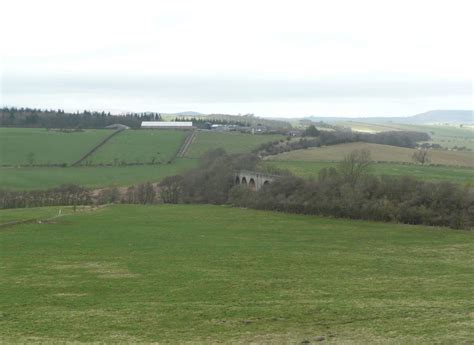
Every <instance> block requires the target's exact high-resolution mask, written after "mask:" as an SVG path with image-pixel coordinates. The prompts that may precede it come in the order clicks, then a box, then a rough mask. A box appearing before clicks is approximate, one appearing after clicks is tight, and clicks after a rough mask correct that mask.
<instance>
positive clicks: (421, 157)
mask: <svg viewBox="0 0 474 345" xmlns="http://www.w3.org/2000/svg"><path fill="white" fill-rule="evenodd" d="M412 159H413V161H414V162H415V163H420V164H421V165H425V163H429V162H430V161H431V159H430V152H429V151H428V149H420V150H416V151H415V152H413V156H412Z"/></svg>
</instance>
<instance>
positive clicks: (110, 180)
mask: <svg viewBox="0 0 474 345" xmlns="http://www.w3.org/2000/svg"><path fill="white" fill-rule="evenodd" d="M197 164H198V161H197V160H193V159H177V160H175V161H174V162H173V163H172V164H159V165H137V166H119V167H68V168H3V169H2V168H0V181H1V187H2V188H6V189H15V190H28V189H49V188H54V187H59V186H60V185H62V184H68V183H74V184H78V185H81V186H86V187H108V186H130V185H134V184H137V183H141V182H147V181H150V182H158V181H160V180H161V179H163V178H164V177H166V176H171V175H175V174H179V173H182V172H184V171H186V170H188V169H191V168H193V167H194V166H196V165H197Z"/></svg>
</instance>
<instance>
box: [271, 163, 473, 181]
mask: <svg viewBox="0 0 474 345" xmlns="http://www.w3.org/2000/svg"><path fill="white" fill-rule="evenodd" d="M263 165H264V166H266V167H273V168H279V169H284V170H289V171H290V172H292V173H294V174H295V175H297V176H301V177H317V176H318V173H319V171H320V170H321V169H323V168H329V167H336V166H337V163H336V162H308V161H271V160H266V161H264V162H263ZM371 173H373V174H378V175H392V176H402V175H408V176H413V177H416V178H419V179H422V180H427V181H452V182H459V183H470V184H472V183H474V169H472V168H455V167H437V166H421V165H414V164H397V163H375V164H373V165H372V167H371Z"/></svg>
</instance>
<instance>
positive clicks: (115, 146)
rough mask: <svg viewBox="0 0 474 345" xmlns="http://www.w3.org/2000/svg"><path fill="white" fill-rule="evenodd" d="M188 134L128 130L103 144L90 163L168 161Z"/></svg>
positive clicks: (166, 131) (169, 131) (176, 131)
mask: <svg viewBox="0 0 474 345" xmlns="http://www.w3.org/2000/svg"><path fill="white" fill-rule="evenodd" d="M187 134H188V132H187V131H182V130H156V129H155V130H153V129H140V130H126V131H123V132H121V133H120V134H118V135H116V136H114V137H113V138H112V139H110V140H109V141H108V142H107V144H106V145H104V146H102V147H100V148H99V149H98V150H97V151H96V152H95V153H94V154H93V155H92V156H90V157H88V158H87V160H86V162H87V163H91V164H100V163H103V164H115V165H118V164H120V163H150V162H155V163H160V162H161V163H167V162H168V161H169V160H171V159H173V158H174V156H175V154H176V153H177V151H178V149H179V147H180V146H181V144H182V143H183V141H184V138H185V137H186V135H187Z"/></svg>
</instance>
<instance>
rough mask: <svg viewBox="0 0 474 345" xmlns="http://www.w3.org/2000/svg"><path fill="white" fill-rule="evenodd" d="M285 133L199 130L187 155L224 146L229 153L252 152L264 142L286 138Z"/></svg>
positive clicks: (194, 155) (203, 152)
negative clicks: (267, 133)
mask: <svg viewBox="0 0 474 345" xmlns="http://www.w3.org/2000/svg"><path fill="white" fill-rule="evenodd" d="M284 138H285V137H284V136H283V135H277V134H269V135H266V134H254V135H252V134H244V133H233V132H226V133H221V132H210V131H206V132H205V131H199V132H197V135H196V138H195V140H194V142H193V144H192V145H191V147H190V149H189V151H188V153H187V155H186V157H189V158H199V157H201V156H202V155H203V154H205V153H206V152H207V151H209V150H212V149H216V148H223V149H225V150H226V151H227V153H243V152H250V151H251V150H252V149H254V148H256V147H258V146H259V145H261V144H263V143H267V142H269V141H274V140H280V139H284Z"/></svg>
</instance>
